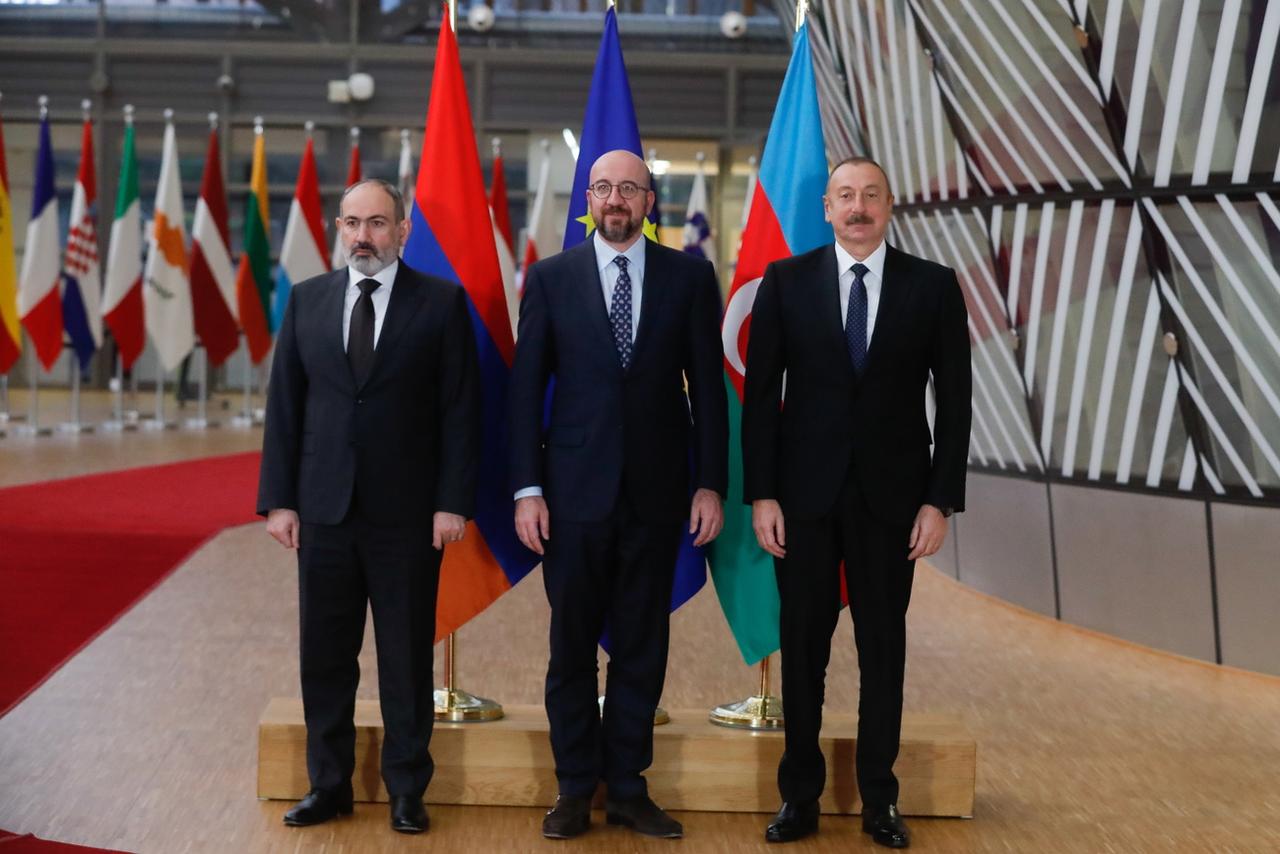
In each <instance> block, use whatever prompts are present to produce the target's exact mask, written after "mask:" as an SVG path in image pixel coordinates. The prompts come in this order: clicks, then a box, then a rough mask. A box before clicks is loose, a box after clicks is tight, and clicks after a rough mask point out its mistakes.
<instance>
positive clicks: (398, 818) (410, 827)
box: [391, 795, 431, 833]
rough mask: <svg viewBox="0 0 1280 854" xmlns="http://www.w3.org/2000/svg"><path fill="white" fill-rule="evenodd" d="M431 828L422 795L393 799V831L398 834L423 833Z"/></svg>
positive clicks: (398, 796) (400, 796)
mask: <svg viewBox="0 0 1280 854" xmlns="http://www.w3.org/2000/svg"><path fill="white" fill-rule="evenodd" d="M430 826H431V820H430V819H428V818H427V808H426V807H424V806H423V805H422V796H421V795H395V796H394V797H392V798H391V829H392V830H394V831H396V832H397V833H422V832H423V831H425V830H426V829H427V828H428V827H430Z"/></svg>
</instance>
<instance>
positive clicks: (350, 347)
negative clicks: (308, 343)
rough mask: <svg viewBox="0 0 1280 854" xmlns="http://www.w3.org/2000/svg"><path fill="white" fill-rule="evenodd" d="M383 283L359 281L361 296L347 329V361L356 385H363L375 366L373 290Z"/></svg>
mask: <svg viewBox="0 0 1280 854" xmlns="http://www.w3.org/2000/svg"><path fill="white" fill-rule="evenodd" d="M381 284H382V283H381V282H379V281H378V280H377V279H361V280H360V282H359V283H357V287H358V288H360V296H358V297H356V304H355V305H354V306H353V307H352V309H351V325H350V326H349V327H348V329H347V362H348V363H350V365H351V375H352V376H353V377H355V380H356V385H361V384H362V383H363V382H364V381H365V379H366V378H368V376H369V369H370V368H372V367H373V329H374V319H375V317H374V311H373V292H374V291H376V290H377V289H378V286H379V285H381Z"/></svg>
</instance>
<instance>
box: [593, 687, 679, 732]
mask: <svg viewBox="0 0 1280 854" xmlns="http://www.w3.org/2000/svg"><path fill="white" fill-rule="evenodd" d="M596 702H598V703H599V704H600V716H601V717H603V716H604V694H601V695H600V699H599V700H597V701H596ZM669 723H671V715H669V714H667V710H666V709H664V708H662V706H658V708H656V709H654V710H653V725H654V726H662V725H663V724H669Z"/></svg>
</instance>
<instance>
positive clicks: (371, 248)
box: [351, 241, 378, 255]
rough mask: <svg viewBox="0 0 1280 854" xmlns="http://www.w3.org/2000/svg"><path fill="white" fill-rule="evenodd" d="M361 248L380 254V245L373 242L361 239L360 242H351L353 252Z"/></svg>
mask: <svg viewBox="0 0 1280 854" xmlns="http://www.w3.org/2000/svg"><path fill="white" fill-rule="evenodd" d="M361 249H363V250H364V251H366V252H371V253H373V254H374V255H377V254H378V247H376V246H374V245H373V244H372V243H366V242H364V241H360V242H358V243H353V244H351V251H352V252H357V251H359V250H361Z"/></svg>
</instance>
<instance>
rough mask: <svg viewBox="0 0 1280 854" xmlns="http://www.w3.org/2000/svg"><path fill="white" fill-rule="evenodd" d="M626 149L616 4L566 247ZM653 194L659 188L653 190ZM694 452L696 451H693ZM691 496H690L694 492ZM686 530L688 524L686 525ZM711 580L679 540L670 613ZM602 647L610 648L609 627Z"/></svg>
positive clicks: (635, 130)
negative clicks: (601, 173) (614, 154)
mask: <svg viewBox="0 0 1280 854" xmlns="http://www.w3.org/2000/svg"><path fill="white" fill-rule="evenodd" d="M620 148H621V149H625V150H627V151H630V152H633V153H634V154H635V155H636V156H637V157H639V158H640V159H641V160H643V159H644V152H643V150H642V149H641V147H640V126H639V124H637V122H636V111H635V106H634V105H633V104H632V101H631V84H630V83H629V82H628V81H627V68H626V66H625V65H624V64H623V62H622V44H621V42H620V41H619V40H618V16H617V14H616V13H615V11H614V9H613V7H612V6H610V7H609V9H608V10H607V11H606V12H605V14H604V33H603V35H601V37H600V52H599V53H598V54H597V55H596V69H595V73H594V74H592V76H591V94H590V95H588V96H587V112H586V115H585V116H584V117H583V119H582V137H581V139H580V142H579V147H578V167H577V170H576V171H575V172H574V176H573V195H572V196H570V198H569V219H568V222H567V223H565V229H564V248H565V249H568V248H569V247H571V246H575V245H577V244H579V243H581V242H582V241H584V240H586V239H587V238H588V237H590V236H591V232H592V231H593V230H595V227H596V226H595V223H594V222H593V221H592V219H591V213H590V211H589V210H588V209H587V184H588V182H589V179H590V174H591V165H592V164H593V163H595V162H596V159H597V158H598V157H600V155H602V154H604V153H605V152H606V151H614V150H617V149H620ZM654 192H655V194H656V193H657V188H656V187H655V188H654ZM644 234H645V237H646V238H647V239H649V240H653V241H657V239H658V205H657V203H656V202H655V203H654V206H653V210H652V211H650V212H649V217H648V221H647V222H646V223H645V225H644ZM690 454H692V450H691V451H690ZM690 496H691V497H692V492H691V493H690ZM686 527H687V526H686ZM706 582H707V559H706V555H705V554H704V553H703V550H702V549H701V548H697V547H695V546H694V545H693V536H692V535H691V534H689V533H688V532H687V531H686V532H685V534H684V536H683V539H682V540H681V542H680V552H679V555H678V557H677V558H676V571H675V579H674V581H673V584H672V589H671V610H672V611H674V610H676V609H677V608H679V607H680V606H681V605H683V604H684V603H685V602H688V601H689V600H690V599H692V598H693V597H694V595H695V594H697V592H698V591H699V590H701V589H702V587H703V585H705V584H706ZM601 644H602V645H603V646H604V648H605V649H606V650H608V649H609V637H608V628H607V627H606V629H605V637H604V638H602V639H601Z"/></svg>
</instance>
